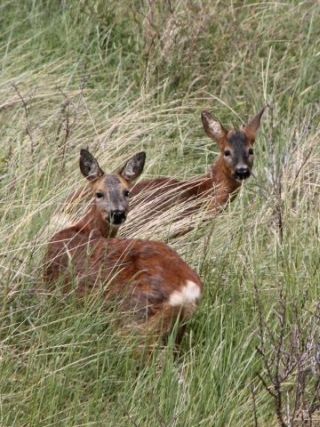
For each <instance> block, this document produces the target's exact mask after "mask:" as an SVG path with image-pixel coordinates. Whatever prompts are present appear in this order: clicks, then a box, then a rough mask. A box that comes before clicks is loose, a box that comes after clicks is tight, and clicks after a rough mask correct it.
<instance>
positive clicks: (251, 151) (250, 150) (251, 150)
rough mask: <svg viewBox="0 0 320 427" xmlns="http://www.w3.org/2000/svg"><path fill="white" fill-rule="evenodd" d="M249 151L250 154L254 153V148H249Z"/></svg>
mask: <svg viewBox="0 0 320 427" xmlns="http://www.w3.org/2000/svg"><path fill="white" fill-rule="evenodd" d="M248 153H249V154H250V156H252V155H253V148H249V150H248Z"/></svg>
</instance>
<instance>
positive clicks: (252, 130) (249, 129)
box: [244, 105, 268, 139]
mask: <svg viewBox="0 0 320 427" xmlns="http://www.w3.org/2000/svg"><path fill="white" fill-rule="evenodd" d="M267 107H268V105H265V106H264V107H263V108H262V110H261V111H259V113H258V114H257V115H255V116H254V117H253V118H252V119H251V120H250V121H249V122H248V124H247V125H246V126H244V131H245V132H246V134H247V135H248V136H249V137H251V138H252V139H255V137H256V135H257V132H258V130H259V128H260V121H261V117H262V114H263V113H264V111H265V109H266V108H267Z"/></svg>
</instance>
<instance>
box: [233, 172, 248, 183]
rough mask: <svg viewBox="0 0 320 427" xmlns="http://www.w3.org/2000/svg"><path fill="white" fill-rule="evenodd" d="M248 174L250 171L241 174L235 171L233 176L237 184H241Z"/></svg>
mask: <svg viewBox="0 0 320 427" xmlns="http://www.w3.org/2000/svg"><path fill="white" fill-rule="evenodd" d="M250 175H251V173H250V172H248V173H246V174H241V175H239V174H237V173H235V174H234V175H233V177H234V179H235V180H236V181H237V182H238V183H239V184H242V183H243V182H244V181H246V180H247V179H248V178H249V177H250Z"/></svg>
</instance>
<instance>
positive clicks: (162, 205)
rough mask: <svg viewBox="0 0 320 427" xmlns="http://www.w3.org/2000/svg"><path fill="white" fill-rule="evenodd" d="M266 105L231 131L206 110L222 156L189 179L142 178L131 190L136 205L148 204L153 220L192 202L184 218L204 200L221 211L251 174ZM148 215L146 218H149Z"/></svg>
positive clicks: (211, 208)
mask: <svg viewBox="0 0 320 427" xmlns="http://www.w3.org/2000/svg"><path fill="white" fill-rule="evenodd" d="M265 108H266V107H264V108H263V109H262V110H261V111H260V112H259V113H258V114H257V115H256V116H255V117H253V119H252V120H250V121H249V122H248V124H247V125H246V126H244V127H243V128H241V129H240V130H227V129H225V127H224V126H223V125H222V124H221V123H220V122H219V121H218V120H216V119H214V118H213V117H212V115H211V114H210V113H209V112H207V111H204V112H202V114H201V118H202V123H203V127H204V130H205V132H206V134H207V135H208V136H209V137H210V138H212V139H213V140H214V141H215V142H216V143H217V144H218V146H219V149H220V155H219V157H218V159H217V160H216V161H215V163H214V164H213V165H212V166H211V168H210V169H209V171H208V173H207V174H206V175H204V176H201V177H199V178H195V179H191V180H188V181H179V180H177V179H173V178H155V179H151V180H146V181H141V182H139V183H138V184H136V185H135V186H134V187H133V188H132V190H131V195H132V196H135V197H134V199H133V203H132V205H133V206H135V207H136V208H137V207H138V209H139V207H140V205H143V204H148V211H147V212H148V217H149V219H150V218H151V217H154V215H156V214H157V213H159V212H161V211H165V210H167V209H168V208H169V207H171V206H174V205H176V204H178V203H184V202H191V203H190V206H189V207H187V208H186V209H185V210H184V211H183V212H180V213H179V214H178V215H179V216H180V217H183V216H188V215H191V214H193V213H194V212H195V211H196V210H198V209H199V208H200V207H201V206H202V205H203V202H204V201H205V203H206V206H207V209H208V211H209V214H212V213H215V212H218V211H219V210H221V209H222V208H223V207H225V205H226V203H227V202H228V201H229V200H232V199H233V198H234V197H235V195H236V194H237V190H238V189H239V188H240V186H241V184H242V182H243V181H245V180H246V179H247V178H249V176H250V175H251V170H252V166H253V157H254V153H253V145H254V143H255V139H256V135H257V132H258V129H259V127H260V120H261V117H262V114H263V112H264V110H265ZM198 202H199V203H198ZM148 217H145V218H143V220H145V221H148Z"/></svg>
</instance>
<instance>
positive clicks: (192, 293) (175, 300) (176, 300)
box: [169, 280, 201, 307]
mask: <svg viewBox="0 0 320 427" xmlns="http://www.w3.org/2000/svg"><path fill="white" fill-rule="evenodd" d="M200 293H201V292H200V287H199V286H198V285H197V284H196V283H194V282H192V281H191V280H187V283H186V284H185V286H183V287H182V288H181V290H180V291H174V292H172V294H171V295H170V298H169V304H170V305H171V306H173V307H176V306H186V305H190V304H195V303H196V302H197V300H198V299H199V298H200Z"/></svg>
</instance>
